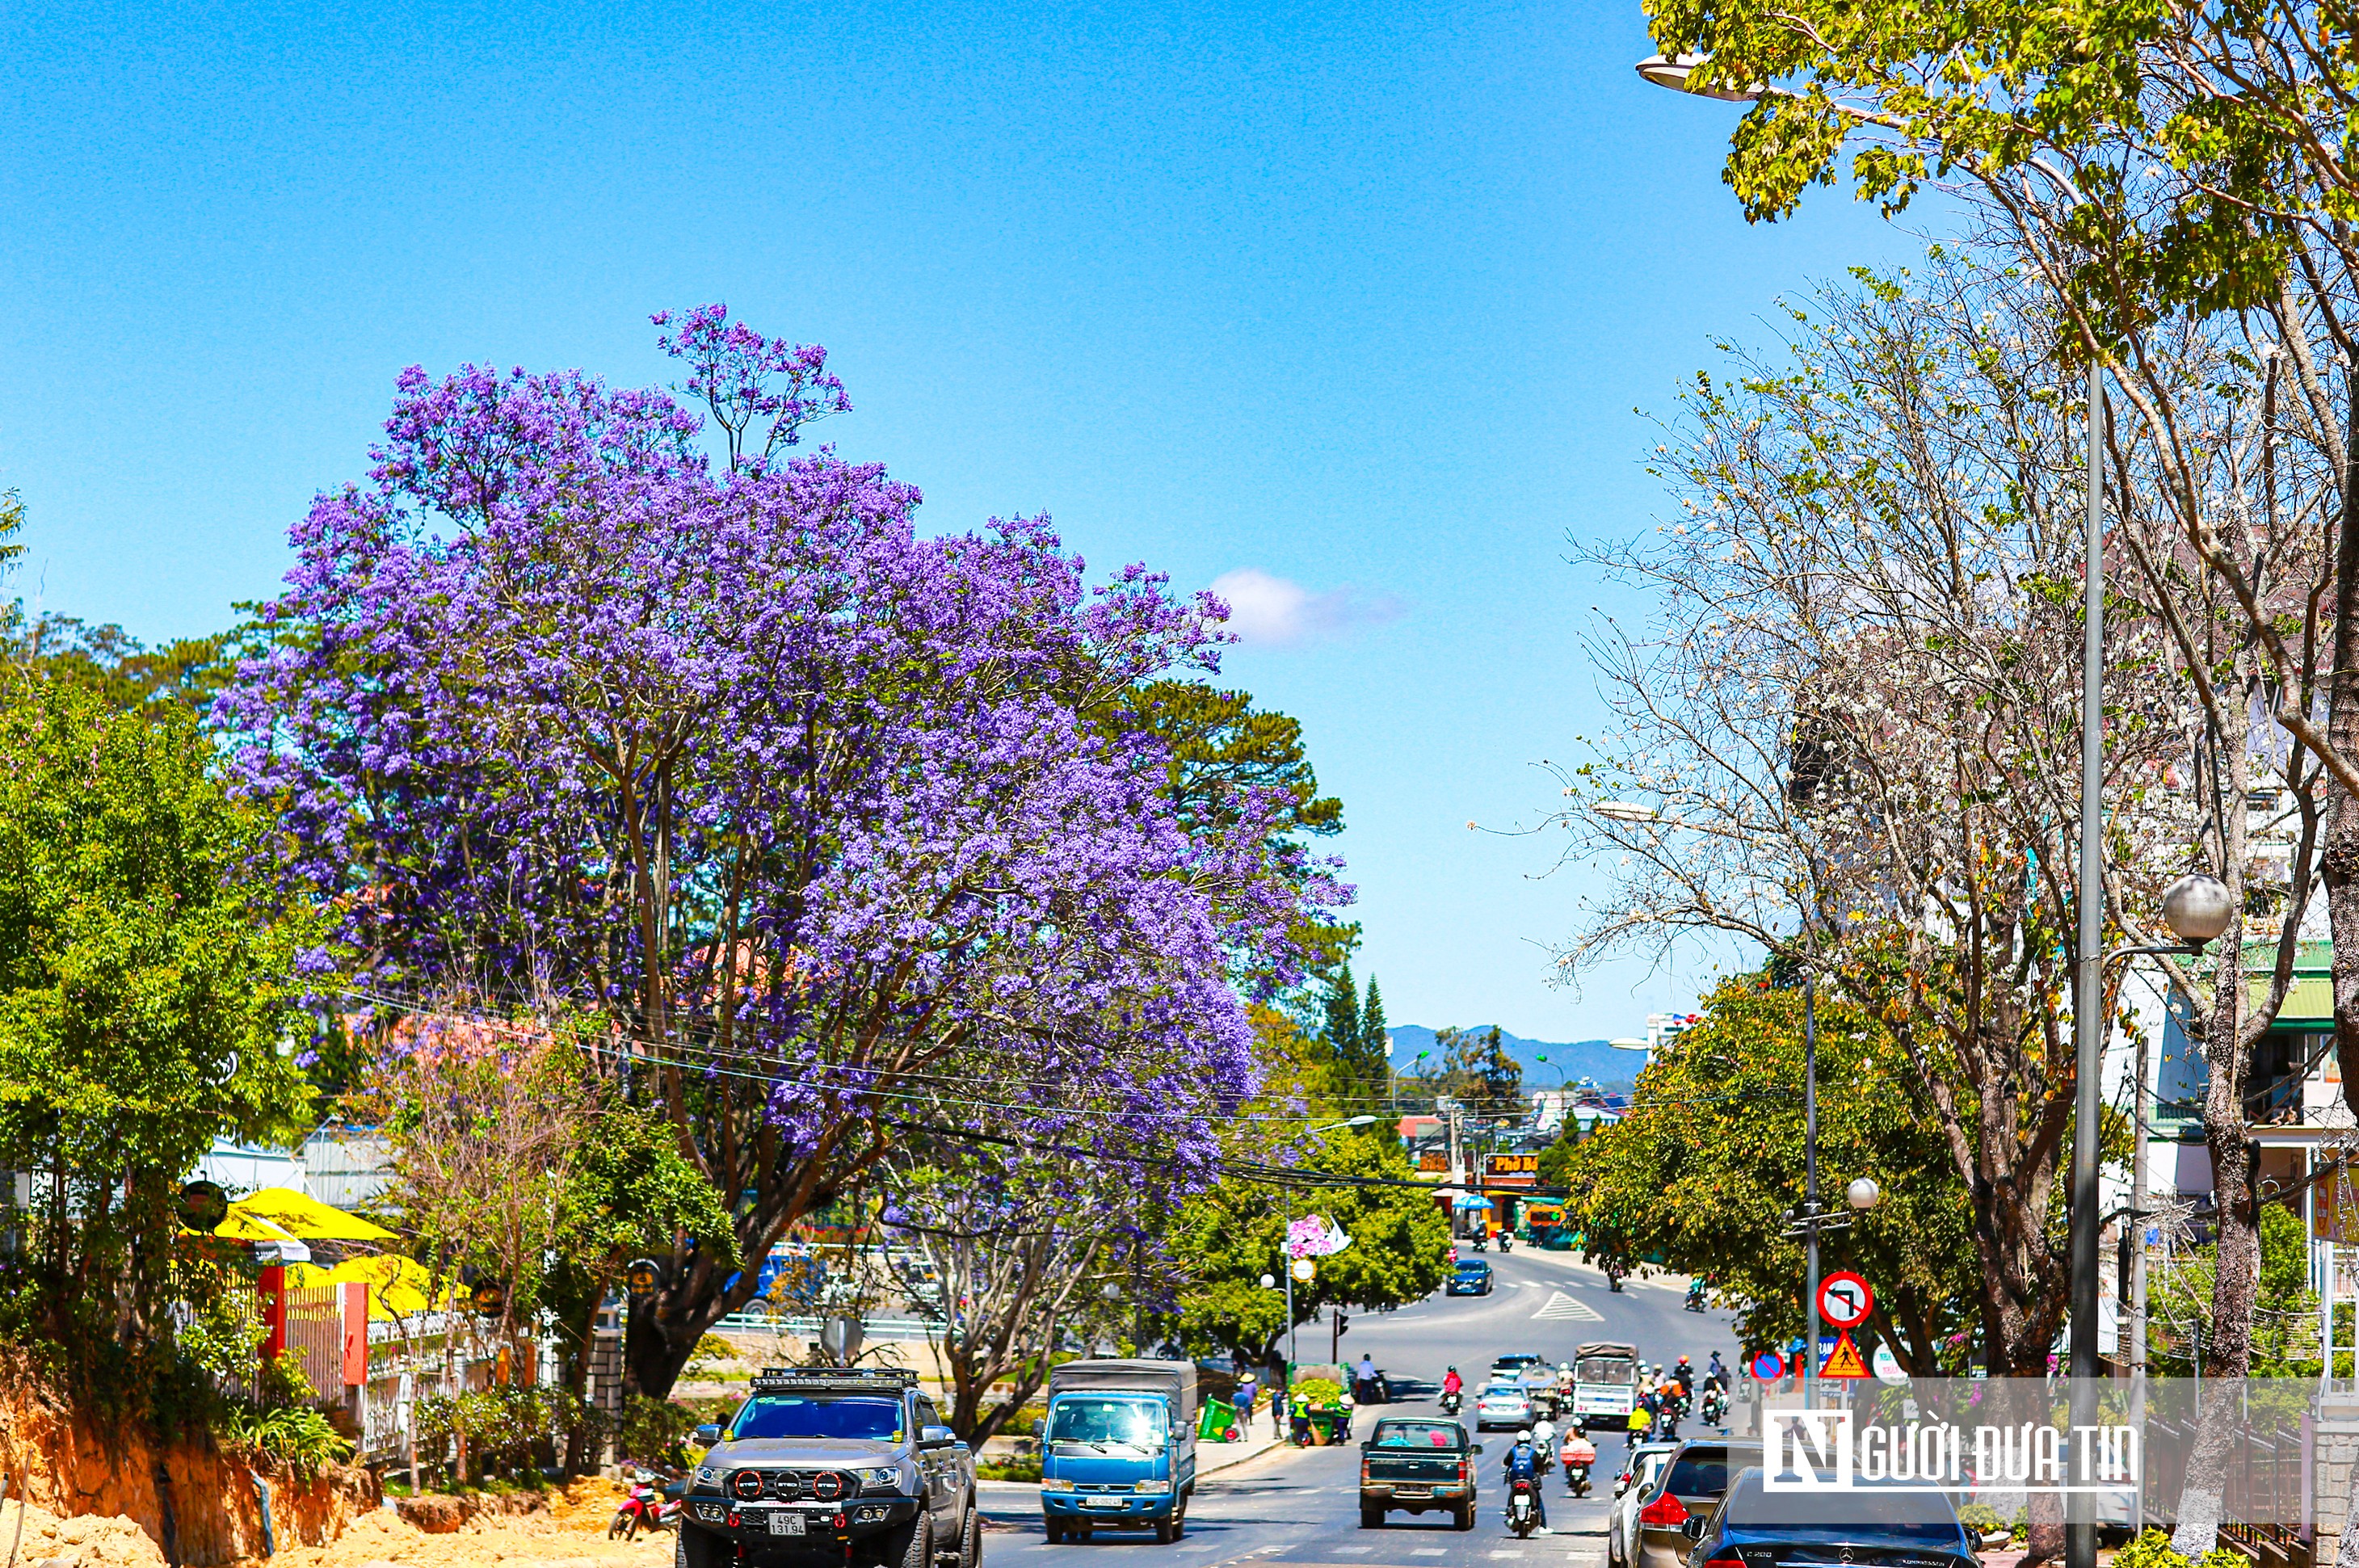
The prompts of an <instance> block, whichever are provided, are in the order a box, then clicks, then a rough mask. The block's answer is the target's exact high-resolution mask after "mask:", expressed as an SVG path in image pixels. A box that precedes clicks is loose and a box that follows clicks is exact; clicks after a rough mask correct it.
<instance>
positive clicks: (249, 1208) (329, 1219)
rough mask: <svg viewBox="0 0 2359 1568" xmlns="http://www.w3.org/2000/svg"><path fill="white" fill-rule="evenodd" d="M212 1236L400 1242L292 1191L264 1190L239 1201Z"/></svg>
mask: <svg viewBox="0 0 2359 1568" xmlns="http://www.w3.org/2000/svg"><path fill="white" fill-rule="evenodd" d="M213 1234H214V1235H215V1236H230V1237H234V1239H236V1240H239V1241H283V1240H285V1239H286V1238H287V1237H288V1236H294V1237H296V1238H297V1239H299V1240H301V1241H394V1240H397V1239H399V1238H398V1237H397V1236H395V1235H394V1234H393V1232H391V1231H389V1230H387V1229H386V1228H385V1227H384V1226H383V1225H371V1224H369V1222H368V1221H366V1220H364V1219H362V1218H361V1217H360V1216H359V1215H357V1214H346V1213H344V1211H343V1210H342V1209H339V1208H333V1207H331V1206H330V1205H329V1204H326V1203H321V1202H320V1200H319V1199H317V1198H314V1197H311V1196H310V1195H309V1194H307V1193H303V1192H297V1191H296V1190H295V1189H294V1188H292V1187H265V1188H264V1189H263V1190H262V1191H261V1192H256V1193H255V1194H254V1195H253V1196H252V1197H250V1198H240V1199H239V1200H238V1201H237V1202H236V1203H232V1204H231V1205H230V1206H229V1218H227V1219H225V1220H223V1221H222V1223H221V1224H220V1225H218V1226H216V1227H215V1228H214V1230H213Z"/></svg>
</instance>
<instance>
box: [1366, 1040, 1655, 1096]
mask: <svg viewBox="0 0 2359 1568" xmlns="http://www.w3.org/2000/svg"><path fill="white" fill-rule="evenodd" d="M1490 1027H1491V1026H1490V1025H1489V1024H1476V1025H1473V1026H1472V1027H1470V1028H1468V1029H1465V1030H1464V1031H1463V1032H1465V1033H1467V1034H1478V1033H1482V1032H1484V1031H1485V1030H1488V1029H1490ZM1434 1032H1435V1031H1434V1030H1432V1029H1428V1028H1426V1027H1425V1026H1424V1025H1423V1024H1403V1025H1401V1026H1400V1027H1399V1028H1398V1029H1386V1031H1385V1033H1386V1035H1387V1036H1389V1037H1390V1038H1391V1040H1392V1042H1393V1071H1394V1072H1396V1073H1415V1072H1416V1071H1417V1070H1418V1061H1417V1053H1418V1052H1419V1051H1433V1050H1434V1044H1433V1037H1434ZM1499 1048H1500V1049H1501V1050H1502V1051H1506V1053H1507V1054H1508V1055H1509V1056H1511V1057H1513V1058H1515V1060H1516V1062H1517V1065H1518V1066H1520V1067H1521V1068H1523V1070H1524V1087H1525V1088H1527V1089H1552V1088H1554V1087H1555V1086H1556V1085H1557V1084H1558V1083H1579V1082H1580V1081H1581V1080H1582V1079H1583V1078H1589V1079H1593V1080H1594V1081H1595V1082H1596V1083H1597V1086H1598V1087H1599V1088H1601V1089H1612V1090H1615V1091H1618V1092H1620V1093H1622V1094H1628V1093H1629V1092H1630V1091H1631V1090H1632V1089H1633V1088H1634V1087H1636V1084H1637V1082H1638V1069H1639V1067H1640V1066H1641V1065H1642V1064H1643V1063H1644V1062H1646V1060H1647V1058H1646V1053H1645V1052H1644V1051H1616V1050H1614V1048H1613V1047H1612V1046H1611V1045H1608V1044H1607V1043H1606V1042H1605V1041H1603V1040H1572V1041H1570V1042H1558V1041H1551V1040H1526V1039H1524V1038H1523V1037H1522V1036H1521V1035H1513V1034H1509V1033H1508V1032H1507V1031H1506V1029H1501V1030H1500V1031H1499ZM1542 1056H1546V1057H1547V1058H1548V1060H1547V1061H1546V1062H1542V1061H1541V1060H1540V1058H1541V1057H1542ZM1431 1060H1433V1059H1432V1058H1429V1062H1430V1061H1431Z"/></svg>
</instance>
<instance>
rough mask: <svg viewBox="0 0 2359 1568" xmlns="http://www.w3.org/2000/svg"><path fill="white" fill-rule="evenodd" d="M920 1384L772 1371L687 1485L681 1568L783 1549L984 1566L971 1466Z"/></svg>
mask: <svg viewBox="0 0 2359 1568" xmlns="http://www.w3.org/2000/svg"><path fill="white" fill-rule="evenodd" d="M917 1382H918V1378H917V1374H916V1373H914V1372H908V1371H903V1370H899V1369H881V1368H869V1367H861V1368H855V1369H840V1368H839V1369H829V1370H818V1369H811V1370H799V1369H788V1368H776V1367H774V1368H766V1369H764V1370H763V1371H761V1372H760V1373H757V1374H756V1376H755V1378H754V1385H753V1397H752V1398H750V1399H747V1400H746V1401H745V1403H744V1404H743V1405H740V1406H739V1407H738V1408H737V1413H736V1414H735V1415H734V1416H732V1417H730V1418H729V1422H728V1424H727V1425H726V1426H725V1427H722V1426H707V1427H703V1428H700V1429H699V1431H698V1433H697V1435H698V1436H699V1437H700V1438H702V1439H704V1440H705V1441H707V1442H709V1443H712V1448H711V1449H710V1450H709V1451H708V1452H707V1453H706V1454H705V1455H704V1457H703V1458H702V1459H701V1460H700V1461H698V1463H697V1466H696V1471H695V1474H694V1475H691V1476H690V1479H689V1488H688V1494H687V1497H686V1498H685V1499H684V1506H683V1508H681V1512H680V1520H679V1545H678V1546H677V1547H675V1548H674V1556H673V1562H674V1564H675V1568H726V1565H727V1564H729V1563H735V1562H739V1561H741V1560H743V1559H745V1558H748V1557H752V1556H754V1555H756V1554H757V1553H766V1552H771V1551H773V1550H775V1549H776V1548H777V1547H779V1546H786V1547H788V1548H789V1549H797V1548H799V1549H801V1550H804V1551H809V1552H814V1553H818V1554H823V1555H825V1556H827V1557H829V1558H832V1559H835V1560H838V1561H849V1560H851V1559H852V1558H853V1557H855V1556H856V1557H858V1558H859V1559H861V1560H862V1561H863V1562H868V1563H882V1564H885V1565H886V1568H936V1565H937V1564H938V1563H941V1562H943V1561H944V1560H946V1559H948V1558H950V1557H951V1556H953V1555H955V1556H956V1558H957V1560H958V1562H959V1563H960V1564H961V1568H975V1564H976V1563H979V1562H980V1561H981V1560H982V1556H983V1516H982V1515H981V1514H980V1513H978V1512H977V1511H976V1509H975V1496H974V1455H973V1454H972V1453H970V1452H969V1451H968V1449H967V1445H966V1444H965V1443H961V1442H959V1441H958V1439H957V1438H956V1437H954V1436H952V1435H951V1429H950V1428H949V1427H947V1426H944V1425H942V1424H941V1417H940V1415H939V1414H938V1413H937V1412H936V1410H935V1409H934V1401H933V1400H932V1399H930V1398H929V1397H928V1396H927V1395H925V1394H923V1393H921V1392H919V1388H918V1387H917Z"/></svg>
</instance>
